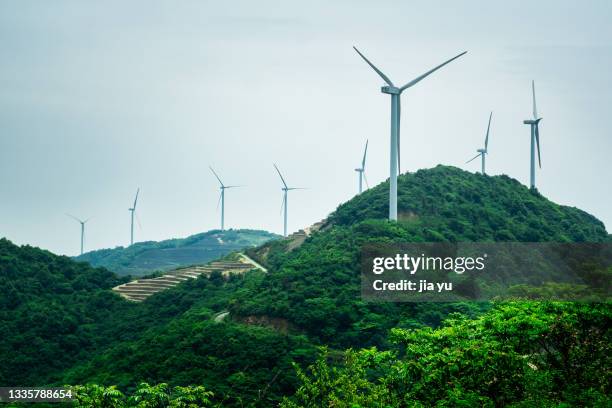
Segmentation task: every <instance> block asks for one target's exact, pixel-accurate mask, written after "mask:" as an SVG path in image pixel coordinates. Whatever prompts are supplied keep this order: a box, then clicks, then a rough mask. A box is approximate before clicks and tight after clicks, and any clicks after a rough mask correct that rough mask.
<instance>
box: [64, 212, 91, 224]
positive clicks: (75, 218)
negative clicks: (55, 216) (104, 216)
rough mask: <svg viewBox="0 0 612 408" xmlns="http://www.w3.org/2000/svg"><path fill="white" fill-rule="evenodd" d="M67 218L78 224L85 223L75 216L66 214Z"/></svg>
mask: <svg viewBox="0 0 612 408" xmlns="http://www.w3.org/2000/svg"><path fill="white" fill-rule="evenodd" d="M66 216H68V217H70V218H72V219H73V220H75V221H76V222H83V221H81V220H80V219H78V218H77V217H75V216H74V215H72V214H68V213H66ZM86 222H87V221H86Z"/></svg>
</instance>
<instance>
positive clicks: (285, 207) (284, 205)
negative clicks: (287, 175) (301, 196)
mask: <svg viewBox="0 0 612 408" xmlns="http://www.w3.org/2000/svg"><path fill="white" fill-rule="evenodd" d="M274 168H275V169H276V172H277V173H278V175H279V176H280V179H281V181H282V182H283V187H282V188H281V190H283V203H282V204H281V211H282V210H283V209H284V210H285V211H284V215H283V236H285V237H286V236H287V192H288V191H290V190H303V189H304V188H302V187H288V186H287V183H285V179H284V178H283V175H282V174H281V172H280V170H279V169H278V167H277V166H276V164H274Z"/></svg>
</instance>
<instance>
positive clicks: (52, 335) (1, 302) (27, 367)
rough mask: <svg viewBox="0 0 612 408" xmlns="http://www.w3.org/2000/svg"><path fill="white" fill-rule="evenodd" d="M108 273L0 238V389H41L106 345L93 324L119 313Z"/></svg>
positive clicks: (122, 305) (116, 281) (121, 305)
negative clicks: (26, 386)
mask: <svg viewBox="0 0 612 408" xmlns="http://www.w3.org/2000/svg"><path fill="white" fill-rule="evenodd" d="M121 282H122V281H121V279H120V278H118V277H117V276H116V275H115V274H113V273H112V272H109V271H107V270H105V269H103V268H92V267H91V266H90V265H88V264H85V263H76V262H74V261H72V260H71V259H70V258H68V257H65V256H57V255H54V254H52V253H50V252H47V251H44V250H41V249H38V248H33V247H30V246H22V247H18V246H16V245H13V244H12V243H11V242H10V241H8V240H6V239H0V292H1V293H2V295H1V296H0V356H2V364H0V384H2V385H3V386H6V385H11V384H12V385H19V384H42V383H44V382H45V381H48V380H49V379H50V378H53V377H54V376H55V377H56V376H57V375H58V374H59V373H60V372H61V370H62V369H65V368H67V367H69V366H70V365H72V364H74V363H76V362H77V361H82V360H83V359H85V358H87V357H88V356H89V355H90V352H91V351H92V350H94V349H98V348H99V347H101V346H102V345H103V344H105V343H106V342H107V340H109V339H107V338H106V337H105V336H104V333H97V332H96V330H95V328H96V327H98V323H97V322H99V321H105V320H107V319H108V318H109V317H112V316H111V313H113V312H111V311H115V312H119V311H120V310H123V309H125V306H126V305H125V302H123V301H122V300H121V299H120V298H119V297H118V296H117V295H115V294H113V293H112V292H111V291H110V288H112V287H113V286H115V285H117V284H119V283H121Z"/></svg>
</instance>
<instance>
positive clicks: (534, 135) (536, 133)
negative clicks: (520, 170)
mask: <svg viewBox="0 0 612 408" xmlns="http://www.w3.org/2000/svg"><path fill="white" fill-rule="evenodd" d="M531 93H532V95H533V119H525V120H524V121H523V123H524V124H525V125H529V126H530V127H531V165H530V168H529V170H530V177H529V187H530V188H531V189H535V149H536V145H537V148H538V167H540V168H542V158H541V156H540V129H539V127H540V121H541V120H542V118H538V110H537V109H536V97H535V81H531Z"/></svg>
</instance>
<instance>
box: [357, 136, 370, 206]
mask: <svg viewBox="0 0 612 408" xmlns="http://www.w3.org/2000/svg"><path fill="white" fill-rule="evenodd" d="M366 154H368V141H367V140H366V145H365V150H364V151H363V160H362V161H361V167H359V168H357V169H355V171H356V172H357V173H359V194H361V192H362V191H363V187H362V185H363V183H362V182H363V180H364V179H365V182H366V186H367V185H368V179H367V178H366V176H365V163H366Z"/></svg>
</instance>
